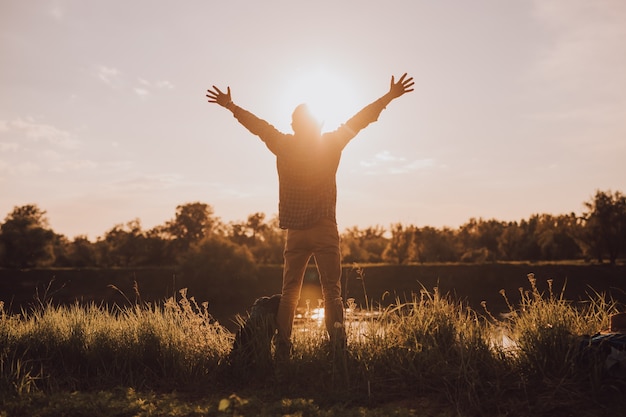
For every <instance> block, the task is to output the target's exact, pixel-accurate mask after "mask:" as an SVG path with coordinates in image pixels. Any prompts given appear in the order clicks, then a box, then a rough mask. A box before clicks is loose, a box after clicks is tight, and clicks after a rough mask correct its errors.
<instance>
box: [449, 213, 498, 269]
mask: <svg viewBox="0 0 626 417" xmlns="http://www.w3.org/2000/svg"><path fill="white" fill-rule="evenodd" d="M503 229H504V225H503V223H502V222H500V221H497V220H493V219H492V220H483V219H478V220H476V219H475V218H471V219H470V220H469V221H468V222H467V223H465V224H464V225H463V226H461V227H460V229H459V233H458V237H459V241H460V244H461V246H462V248H463V249H464V253H463V255H462V256H461V260H463V261H469V262H485V261H495V260H497V259H498V240H499V238H500V236H501V235H502V231H503Z"/></svg>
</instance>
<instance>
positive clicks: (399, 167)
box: [360, 150, 435, 174]
mask: <svg viewBox="0 0 626 417" xmlns="http://www.w3.org/2000/svg"><path fill="white" fill-rule="evenodd" d="M360 165H361V166H362V167H364V168H366V169H368V170H369V171H368V173H370V174H381V173H387V174H406V173H408V172H412V171H417V170H422V169H426V168H430V167H433V166H434V165H435V161H434V160H433V159H430V158H425V159H415V160H413V161H408V160H407V159H406V158H405V157H402V156H395V155H392V154H391V152H389V151H387V150H385V151H382V152H379V153H377V154H376V155H375V156H374V158H373V159H370V160H366V161H361V162H360Z"/></svg>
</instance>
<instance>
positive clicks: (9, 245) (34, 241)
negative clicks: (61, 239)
mask: <svg viewBox="0 0 626 417" xmlns="http://www.w3.org/2000/svg"><path fill="white" fill-rule="evenodd" d="M45 215H46V212H45V211H43V210H41V209H40V208H39V207H37V205H35V204H28V205H25V206H21V207H15V208H14V209H13V211H12V212H11V213H9V214H8V215H7V217H6V218H5V220H4V223H3V224H2V226H0V246H1V247H2V250H1V251H0V253H2V254H3V259H2V265H4V266H6V267H9V268H33V267H39V266H48V265H51V264H52V263H53V262H54V241H55V234H54V232H53V231H52V230H50V229H49V228H48V219H47V218H46V216H45Z"/></svg>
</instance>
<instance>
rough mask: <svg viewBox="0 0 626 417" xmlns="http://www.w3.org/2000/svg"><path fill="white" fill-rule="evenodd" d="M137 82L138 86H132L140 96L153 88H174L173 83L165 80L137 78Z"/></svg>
mask: <svg viewBox="0 0 626 417" xmlns="http://www.w3.org/2000/svg"><path fill="white" fill-rule="evenodd" d="M137 82H138V83H139V84H140V87H135V88H133V91H134V92H135V94H137V95H138V96H140V97H146V96H148V95H149V94H151V93H152V92H153V91H155V90H172V89H173V88H174V84H172V83H171V82H169V81H166V80H161V81H156V82H151V81H149V80H147V79H145V78H138V79H137Z"/></svg>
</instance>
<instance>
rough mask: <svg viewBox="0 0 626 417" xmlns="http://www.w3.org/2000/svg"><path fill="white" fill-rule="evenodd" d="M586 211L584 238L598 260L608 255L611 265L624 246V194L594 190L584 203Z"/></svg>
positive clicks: (625, 217)
mask: <svg viewBox="0 0 626 417" xmlns="http://www.w3.org/2000/svg"><path fill="white" fill-rule="evenodd" d="M584 204H585V207H586V208H587V210H588V211H587V212H585V213H584V214H583V217H584V219H585V221H586V224H585V230H586V233H585V235H586V238H587V242H588V244H589V247H590V248H591V250H592V251H593V252H594V253H595V255H596V257H597V259H598V261H599V262H602V259H603V256H604V255H607V256H608V257H609V262H610V263H611V265H614V264H615V261H616V260H617V258H618V256H619V255H620V254H623V252H624V248H625V247H626V196H624V194H622V193H621V192H619V191H616V192H615V193H612V192H611V191H606V192H605V191H599V190H598V191H596V195H595V196H594V198H593V200H591V201H587V202H585V203H584Z"/></svg>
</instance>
